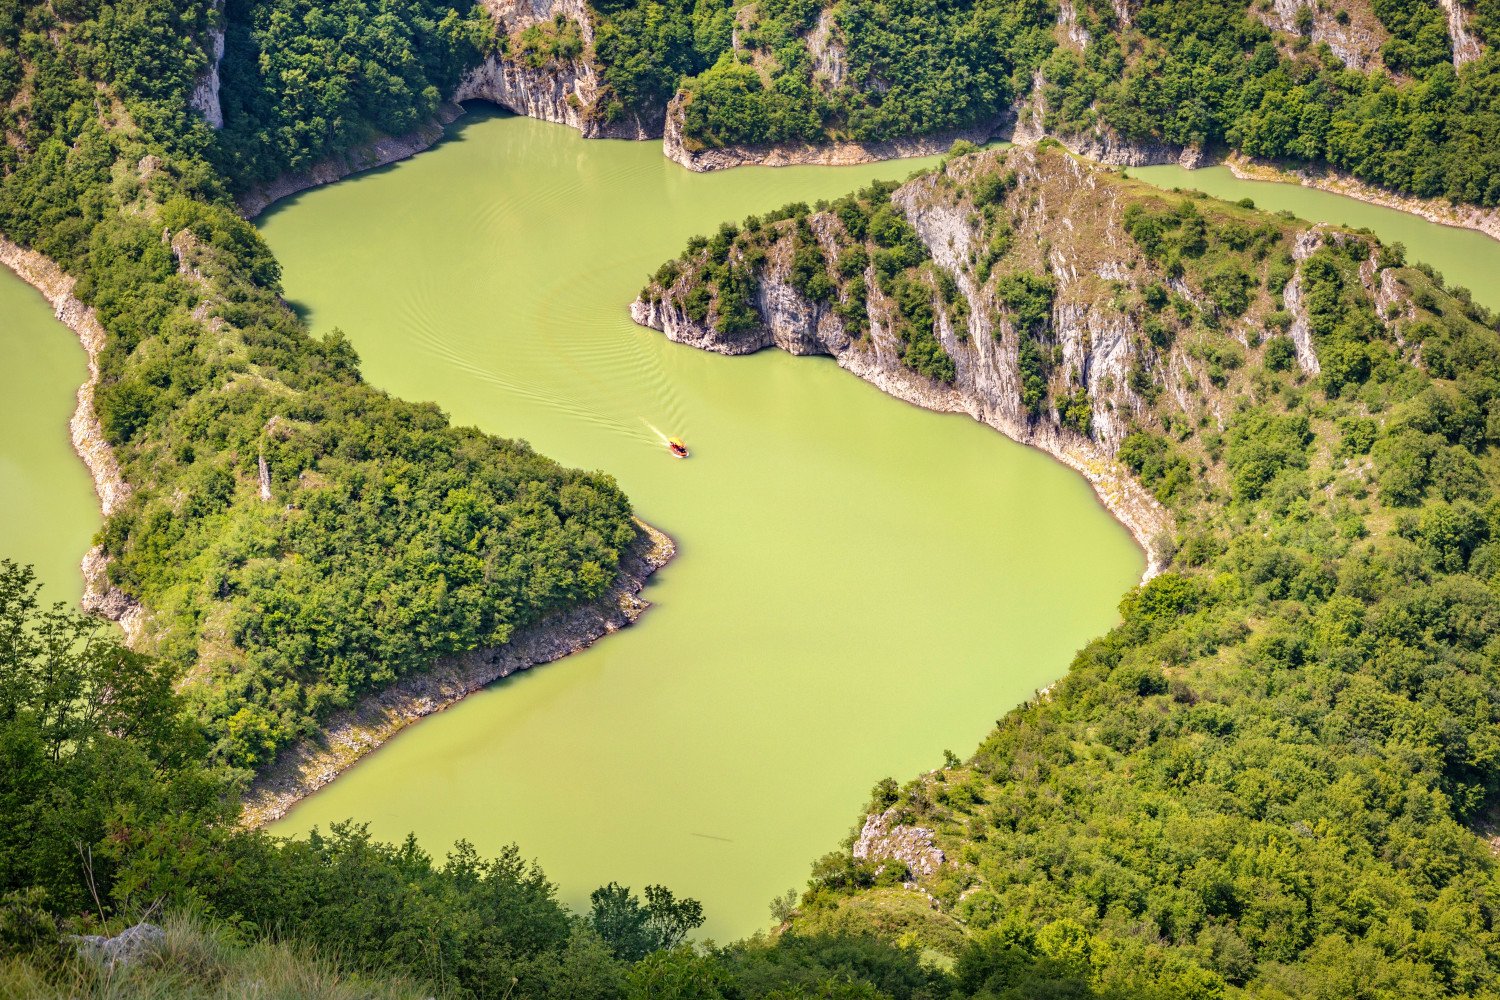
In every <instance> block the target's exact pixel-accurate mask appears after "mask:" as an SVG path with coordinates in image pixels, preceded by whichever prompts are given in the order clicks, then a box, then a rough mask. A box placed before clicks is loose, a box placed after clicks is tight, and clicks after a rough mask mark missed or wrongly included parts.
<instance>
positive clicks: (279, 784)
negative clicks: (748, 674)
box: [240, 519, 676, 827]
mask: <svg viewBox="0 0 1500 1000" xmlns="http://www.w3.org/2000/svg"><path fill="white" fill-rule="evenodd" d="M636 524H637V526H638V527H639V528H640V529H641V539H640V541H639V542H638V543H637V544H636V546H635V548H634V549H633V550H632V551H631V552H630V553H629V555H628V556H627V557H626V559H625V560H624V563H623V565H622V566H621V571H620V574H619V576H618V578H617V579H616V581H615V584H614V586H613V587H612V588H611V589H610V591H609V592H608V593H607V594H605V595H604V596H603V597H601V598H600V599H599V600H597V601H595V602H593V603H591V604H587V605H584V606H583V607H580V608H575V609H573V610H571V611H568V612H565V613H563V614H560V615H557V616H555V617H553V618H550V619H548V620H546V621H544V622H540V623H538V624H537V625H534V626H532V627H531V628H529V629H525V630H523V631H522V632H519V633H517V634H516V635H515V636H514V637H512V638H511V641H510V642H508V643H506V644H505V645H504V646H499V647H494V648H490V649H479V650H475V651H473V652H471V653H466V654H464V655H462V656H457V657H453V658H451V659H448V660H443V661H440V662H439V663H437V664H436V665H435V666H434V667H433V668H432V669H431V670H428V671H426V672H424V673H421V674H414V675H412V676H410V677H406V678H404V679H402V680H399V681H397V682H396V683H395V684H392V685H391V686H390V687H388V688H386V689H385V690H383V691H380V692H379V693H377V694H373V695H370V696H369V697H368V698H365V699H363V700H362V701H361V702H360V703H359V704H358V705H356V706H355V707H353V708H350V709H348V710H346V711H343V712H339V713H337V714H336V715H334V716H333V718H331V719H329V720H328V723H327V724H326V725H325V726H324V728H323V732H322V734H321V736H320V738H319V739H317V740H316V741H313V740H304V741H302V742H300V743H297V744H294V745H293V746H292V747H290V748H288V749H286V750H284V751H282V752H281V754H280V755H278V756H277V758H276V763H275V764H273V765H272V766H271V767H270V768H269V769H267V770H266V771H263V772H262V773H261V774H260V775H259V776H258V777H257V778H256V780H255V782H254V783H253V784H252V785H251V787H250V791H249V793H248V794H247V795H246V797H245V804H244V811H243V812H242V813H241V816H240V821H241V823H243V824H244V825H245V826H248V827H259V826H264V825H265V824H267V823H270V822H272V821H274V820H277V819H280V818H281V817H282V816H285V815H286V813H287V811H288V810H290V809H291V807H292V806H294V805H295V804H296V803H297V802H299V801H301V800H302V799H304V798H306V797H307V796H308V795H311V794H312V793H313V792H315V791H317V790H318V789H319V788H322V787H323V786H324V785H326V784H328V783H329V782H331V781H333V779H334V778H336V777H338V776H339V775H340V774H342V773H343V772H344V771H346V770H348V769H349V768H350V767H352V766H353V765H354V764H355V763H356V762H357V761H358V760H359V759H360V758H362V757H364V756H365V755H366V754H368V753H371V752H372V751H374V750H376V749H378V748H379V747H380V746H382V745H383V744H384V743H385V742H386V741H387V740H389V739H391V738H392V737H393V736H395V735H396V734H397V733H399V732H401V730H403V729H405V728H406V727H408V726H410V725H412V724H413V723H415V722H417V721H419V720H420V719H423V718H425V717H426V716H429V715H432V714H433V713H434V712H441V711H442V710H443V709H445V708H449V707H450V706H452V705H455V704H457V703H458V702H460V701H462V700H463V699H464V698H466V697H468V696H469V695H471V694H473V693H474V692H475V691H478V690H479V689H480V688H483V687H486V686H487V685H490V684H493V683H494V682H495V681H498V680H500V679H501V678H504V677H509V676H510V675H511V674H514V673H517V672H519V671H522V670H526V669H529V668H531V667H533V666H536V665H538V664H542V663H550V662H552V661H553V660H558V659H561V658H563V657H565V656H567V655H569V654H570V653H576V652H578V651H579V650H582V649H586V648H588V647H589V646H591V645H593V644H594V642H595V641H597V640H598V639H600V638H602V637H604V636H606V635H608V634H609V633H611V632H616V631H618V630H620V629H622V628H624V627H625V626H627V625H629V624H631V623H633V622H634V621H635V620H636V619H638V618H640V616H641V615H642V614H643V613H644V612H645V611H646V609H647V608H648V607H650V604H649V602H647V601H645V600H644V599H642V598H641V596H640V592H641V590H642V588H643V587H645V585H646V580H647V578H648V577H650V576H651V574H652V573H654V572H656V571H657V570H658V569H660V568H661V567H662V566H665V565H666V564H667V562H668V561H669V560H670V559H671V558H672V556H673V555H675V554H676V545H675V544H674V543H673V542H672V540H671V539H670V538H668V537H667V536H666V535H665V534H663V533H662V532H661V531H659V530H657V529H656V528H653V527H652V526H651V525H649V524H647V523H645V522H644V521H641V520H639V519H637V521H636Z"/></svg>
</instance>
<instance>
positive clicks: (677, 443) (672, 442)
mask: <svg viewBox="0 0 1500 1000" xmlns="http://www.w3.org/2000/svg"><path fill="white" fill-rule="evenodd" d="M667 449H668V450H669V451H671V452H672V456H673V457H674V458H687V457H688V450H687V445H685V444H683V443H682V438H667Z"/></svg>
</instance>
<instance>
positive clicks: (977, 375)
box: [631, 150, 1190, 577]
mask: <svg viewBox="0 0 1500 1000" xmlns="http://www.w3.org/2000/svg"><path fill="white" fill-rule="evenodd" d="M1036 157H1037V154H1036V153H1035V152H1034V151H1031V150H1025V151H1017V155H1016V157H1015V160H1014V161H1013V162H1018V163H1023V164H1024V163H1030V164H1031V168H1032V169H1033V170H1034V169H1036ZM1069 162H1073V161H1071V160H1070V161H1069ZM1075 167H1076V173H1075V174H1074V176H1073V177H1072V178H1071V179H1070V184H1071V186H1072V187H1073V188H1077V189H1086V188H1088V187H1089V185H1090V183H1091V177H1090V175H1089V172H1088V171H1087V169H1086V168H1084V167H1082V166H1078V165H1076V164H1075ZM938 176H940V175H925V176H923V177H918V178H916V179H915V180H913V181H910V182H908V183H907V184H906V185H905V186H903V187H902V188H900V189H899V190H898V191H897V192H896V194H895V195H894V198H893V200H894V201H895V202H896V203H897V204H898V205H900V206H901V207H902V208H903V210H904V211H905V213H906V215H907V218H908V219H909V220H910V221H911V223H912V225H913V226H914V227H915V228H916V230H917V232H918V234H919V235H920V236H921V237H922V241H923V243H924V244H926V245H927V247H928V249H929V251H930V252H931V253H932V256H933V258H934V260H935V261H936V263H937V264H938V265H940V266H941V267H942V268H944V269H945V270H947V271H948V272H949V273H950V274H951V275H952V276H953V277H954V279H955V281H956V282H957V285H958V288H959V290H960V292H961V293H962V295H963V296H964V298H965V299H966V301H967V303H968V310H967V312H968V320H967V324H966V326H965V327H963V328H955V327H954V325H953V324H952V323H951V322H948V321H946V320H945V321H943V322H942V323H940V329H939V339H940V341H941V343H942V346H943V348H944V350H945V351H946V352H947V353H948V355H949V356H950V357H952V358H953V360H954V366H955V369H956V377H955V380H954V382H953V384H952V385H944V384H941V383H937V382H933V381H931V380H929V379H927V378H924V377H922V376H920V375H918V374H916V373H915V372H913V371H911V370H910V369H909V368H907V367H906V366H905V365H903V364H902V362H901V352H902V348H901V344H900V341H899V338H898V337H897V335H896V333H895V332H894V331H893V330H891V329H889V328H887V325H886V321H885V314H884V313H883V312H882V311H881V310H880V309H879V308H878V307H877V301H878V298H879V295H878V290H876V289H875V288H874V286H873V279H870V280H871V294H872V298H871V307H870V311H869V316H870V326H871V328H870V332H869V335H868V336H863V337H859V338H854V337H851V336H850V335H849V333H848V331H847V330H846V329H845V327H844V323H843V321H842V320H841V319H840V318H839V317H838V316H837V315H836V314H834V312H833V311H832V310H831V309H830V308H828V307H826V306H823V305H821V304H817V303H813V302H810V301H808V300H807V299H806V298H805V297H804V296H802V295H801V294H800V293H799V292H798V291H797V290H796V289H795V288H793V287H792V286H791V284H790V282H789V280H788V261H787V260H786V259H784V255H783V256H782V257H778V256H776V255H774V254H773V255H772V257H771V259H770V260H769V262H768V263H767V265H766V267H765V269H764V270H763V271H762V273H761V274H760V280H759V293H758V300H757V303H756V304H757V307H758V309H757V311H758V314H759V316H760V319H761V322H760V323H759V324H757V325H756V326H755V327H753V328H751V329H749V330H746V331H744V332H740V333H736V334H732V335H726V334H721V333H719V332H718V331H717V330H716V329H714V328H713V327H712V326H710V325H708V324H707V323H704V322H698V321H695V320H694V319H693V318H692V317H691V316H689V315H688V314H687V312H686V310H685V309H684V307H683V306H682V304H681V303H680V301H679V300H678V298H677V296H676V295H675V294H661V295H653V296H649V297H647V298H642V299H637V300H636V302H635V303H634V304H633V305H632V306H631V316H632V318H633V319H634V320H635V321H636V322H637V323H639V324H641V325H643V326H648V327H651V328H653V329H657V330H660V331H662V332H663V333H665V334H666V336H667V337H668V338H669V339H671V340H674V341H677V342H679V343H685V344H690V345H692V346H694V347H698V348H700V349H703V350H709V351H715V352H717V353H721V354H748V353H751V352H753V351H757V350H761V349H762V348H766V347H777V348H780V349H781V350H784V351H787V352H789V353H791V354H798V355H807V354H826V355H829V356H831V357H833V358H834V359H835V360H836V361H837V362H838V364H839V366H840V367H842V368H844V369H846V370H848V371H850V372H853V373H854V374H856V375H858V376H859V377H860V378H863V379H864V380H866V381H867V382H870V383H872V384H874V385H876V386H878V387H879V388H880V389H882V390H883V391H885V392H887V393H889V394H890V395H893V396H895V397H897V398H899V399H903V400H906V401H907V402H910V403H914V404H916V405H918V406H921V407H924V408H926V409H930V410H938V411H943V412H955V413H967V414H968V415H969V416H971V417H973V418H974V419H975V420H978V421H980V422H981V423H985V424H988V425H989V426H991V427H993V428H995V429H996V430H998V431H1000V432H1001V433H1003V434H1005V435H1006V436H1007V437H1009V438H1011V439H1013V440H1015V441H1018V442H1020V443H1022V444H1029V445H1032V446H1034V447H1037V448H1039V449H1041V450H1043V451H1045V452H1047V453H1048V454H1050V455H1052V456H1053V457H1055V458H1057V459H1058V460H1059V461H1061V462H1063V463H1064V464H1066V465H1068V466H1070V467H1071V468H1073V469H1076V470H1077V471H1078V472H1080V473H1081V474H1082V475H1083V476H1084V477H1085V478H1086V479H1087V480H1088V481H1089V482H1090V484H1091V485H1092V486H1093V487H1094V490H1095V492H1096V493H1097V494H1098V496H1099V498H1100V500H1101V501H1102V502H1103V503H1104V505H1105V507H1106V508H1108V509H1109V511H1110V512H1111V513H1112V514H1114V515H1115V517H1116V518H1118V519H1119V521H1120V522H1121V523H1122V524H1123V525H1124V526H1125V527H1126V528H1127V529H1128V530H1129V531H1130V532H1131V534H1132V535H1133V536H1134V537H1135V539H1136V540H1137V542H1138V543H1139V544H1140V545H1141V547H1142V548H1143V549H1144V550H1145V552H1146V555H1147V563H1148V565H1147V569H1146V576H1147V577H1149V576H1151V575H1154V574H1155V573H1157V572H1159V571H1160V570H1161V569H1162V568H1163V566H1164V565H1165V563H1166V561H1167V559H1168V558H1169V555H1168V553H1167V551H1166V546H1167V540H1168V539H1169V538H1170V537H1171V535H1172V532H1173V529H1174V525H1173V521H1172V518H1171V515H1170V514H1169V513H1168V512H1167V511H1166V509H1165V508H1163V507H1162V506H1161V504H1159V503H1158V502H1157V501H1156V499H1155V498H1154V497H1152V496H1151V495H1150V493H1148V492H1147V491H1146V490H1145V489H1144V488H1142V487H1141V485H1140V484H1139V483H1138V482H1137V481H1136V480H1135V479H1134V477H1133V476H1131V475H1130V473H1129V471H1128V470H1127V469H1125V468H1124V467H1123V466H1122V465H1121V464H1120V463H1119V462H1117V461H1116V460H1115V459H1114V451H1115V449H1117V448H1118V446H1119V442H1120V440H1121V439H1122V438H1123V436H1124V434H1125V433H1126V416H1127V414H1129V413H1131V412H1133V411H1135V410H1136V408H1137V407H1138V406H1139V405H1140V401H1139V400H1137V399H1135V397H1134V395H1133V393H1132V392H1131V390H1130V388H1129V383H1130V379H1129V368H1130V364H1131V362H1132V361H1133V360H1134V358H1135V355H1134V353H1133V351H1132V349H1131V347H1130V341H1129V333H1130V329H1129V325H1128V320H1127V318H1126V317H1125V316H1123V315H1122V314H1120V313H1119V312H1118V311H1114V310H1111V309H1110V308H1107V307H1106V305H1105V304H1103V303H1102V302H1101V300H1105V299H1106V296H1104V295H1103V294H1101V292H1100V288H1101V286H1102V285H1103V284H1105V283H1106V282H1108V281H1111V280H1113V278H1111V277H1110V275H1113V274H1115V273H1120V274H1123V273H1126V272H1127V271H1129V270H1130V268H1131V267H1132V266H1133V261H1134V256H1133V250H1132V249H1131V248H1128V247H1125V246H1124V245H1121V246H1120V247H1117V248H1090V249H1089V250H1088V251H1087V253H1082V252H1081V253H1079V254H1077V255H1073V254H1071V252H1067V253H1065V252H1063V251H1062V250H1061V249H1058V250H1056V251H1054V255H1055V256H1054V259H1053V260H1052V261H1051V262H1050V267H1051V270H1052V273H1053V275H1054V278H1055V280H1056V281H1057V286H1058V292H1057V297H1056V302H1055V307H1054V313H1053V328H1054V334H1055V337H1056V341H1057V344H1058V347H1059V348H1060V351H1061V354H1062V356H1063V358H1064V359H1065V360H1064V363H1063V366H1062V367H1063V368H1064V370H1067V371H1070V372H1073V373H1076V376H1077V378H1078V379H1079V380H1080V382H1081V384H1082V385H1083V386H1086V387H1087V388H1088V391H1089V397H1090V401H1091V405H1092V410H1093V412H1092V418H1093V427H1094V430H1093V435H1092V436H1085V435H1083V434H1080V433H1078V432H1076V431H1074V430H1072V429H1070V428H1068V427H1066V426H1064V425H1063V424H1062V423H1061V422H1060V420H1059V419H1058V417H1057V416H1056V414H1047V415H1044V416H1042V417H1036V416H1034V415H1032V414H1031V413H1029V412H1027V410H1026V408H1025V406H1024V404H1023V403H1022V396H1021V384H1022V377H1021V374H1020V371H1019V368H1018V361H1017V338H1016V334H1015V331H1014V330H1011V329H1009V328H1008V327H1004V326H1003V327H1001V328H1000V329H998V330H997V329H996V325H995V324H996V323H997V322H998V321H997V320H996V319H995V316H996V311H995V308H994V304H993V302H991V301H990V300H989V299H988V298H986V294H987V293H986V292H985V291H984V290H983V289H982V288H981V287H979V284H978V283H977V282H976V281H975V280H974V278H973V275H972V271H971V268H970V266H969V262H970V260H971V253H970V252H971V240H970V223H969V219H970V210H969V209H967V208H964V207H961V206H959V205H956V204H950V203H945V202H944V201H943V200H942V199H939V198H935V197H933V193H934V185H936V184H938V183H939V182H938V180H937V177H938ZM1071 210H1072V209H1071V207H1070V206H1068V205H1065V204H1051V205H1048V204H1038V205H1037V206H1036V207H1035V209H1034V211H1035V212H1036V213H1038V215H1037V217H1036V218H1035V219H1034V220H1032V223H1030V224H1029V225H1035V226H1036V227H1038V231H1048V230H1051V231H1056V232H1058V233H1059V238H1058V240H1057V242H1058V244H1059V246H1061V244H1062V242H1063V241H1062V239H1061V233H1062V231H1063V230H1062V228H1061V227H1062V225H1063V223H1062V222H1061V221H1060V220H1061V219H1063V218H1065V217H1066V216H1067V215H1068V214H1069V212H1070V211H1071ZM829 224H831V223H828V222H827V221H826V217H819V218H818V220H817V224H816V225H815V226H814V229H815V231H816V230H817V229H818V227H819V226H827V225H829ZM1096 250H1104V252H1105V253H1106V254H1108V253H1109V251H1110V250H1114V251H1115V254H1116V256H1117V257H1118V260H1117V261H1114V262H1103V261H1097V257H1098V256H1099V254H1098V253H1097V252H1095V251H1096ZM1090 258H1094V259H1090ZM1083 261H1087V269H1084V268H1083V267H1080V263H1081V262H1083ZM1100 272H1103V273H1102V274H1101V273H1100ZM1069 377H1070V378H1071V377H1072V375H1070V376H1069ZM1162 377H1164V378H1175V379H1179V380H1185V379H1187V378H1189V377H1190V373H1189V372H1186V371H1180V370H1179V371H1177V372H1176V373H1175V374H1170V373H1169V374H1164V375H1163V376H1162ZM1177 388H1178V390H1179V392H1180V394H1182V395H1184V396H1185V395H1186V393H1185V391H1182V389H1181V387H1180V386H1179V387H1177Z"/></svg>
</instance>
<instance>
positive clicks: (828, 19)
mask: <svg viewBox="0 0 1500 1000" xmlns="http://www.w3.org/2000/svg"><path fill="white" fill-rule="evenodd" d="M807 54H808V55H809V56H811V57H812V64H813V76H814V77H815V78H816V79H818V81H819V84H820V86H823V87H827V88H829V89H833V88H836V87H842V86H843V85H844V82H845V81H846V80H847V79H848V78H849V53H848V50H847V49H846V48H845V47H844V41H843V38H842V37H841V36H840V35H839V33H838V28H837V25H836V24H835V22H834V19H833V10H832V9H831V8H829V7H824V8H823V10H822V11H821V12H819V14H818V23H817V24H816V25H814V27H813V30H812V31H810V32H808V35H807Z"/></svg>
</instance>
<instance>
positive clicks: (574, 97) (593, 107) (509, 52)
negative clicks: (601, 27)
mask: <svg viewBox="0 0 1500 1000" xmlns="http://www.w3.org/2000/svg"><path fill="white" fill-rule="evenodd" d="M484 6H485V9H486V10H488V11H489V13H490V16H491V17H492V18H494V21H495V29H496V31H497V32H498V33H499V34H500V36H501V37H502V38H505V39H507V44H506V46H505V48H504V51H503V52H502V53H497V54H492V55H490V56H489V57H487V58H486V59H485V60H484V62H482V63H480V64H479V65H478V66H476V67H474V68H473V69H471V70H469V71H468V72H467V73H465V74H464V77H463V79H462V80H460V81H459V84H458V88H457V89H456V90H455V91H454V93H453V97H452V99H453V101H454V102H460V101H488V102H490V103H491V104H495V105H498V106H499V107H502V108H505V109H506V110H508V111H514V112H515V113H516V114H519V115H526V116H527V117H529V118H538V119H540V120H542V121H549V122H556V123H557V124H559V125H567V126H569V127H571V128H576V129H577V130H578V131H579V132H580V133H582V134H583V137H584V138H585V139H656V138H660V136H661V134H662V118H663V115H664V113H665V109H664V108H660V107H658V108H655V109H649V108H644V109H636V110H635V111H629V112H626V113H624V114H623V115H622V116H621V117H619V118H617V119H615V120H607V116H606V114H605V111H604V109H603V108H602V107H601V102H602V101H603V100H604V98H605V97H606V94H607V89H608V88H607V87H606V86H605V84H604V82H603V80H602V79H601V77H600V74H599V69H598V67H597V66H596V65H595V63H594V58H593V52H594V15H593V12H592V11H590V10H589V8H588V5H587V4H586V3H585V2H584V0H485V4H484ZM548 22H551V23H554V24H555V23H560V22H571V24H572V25H574V26H576V28H577V31H578V36H579V38H580V39H581V41H582V44H583V49H582V51H581V52H580V53H579V54H578V56H577V57H575V58H559V59H548V60H547V61H545V62H544V63H542V64H541V65H534V64H533V63H532V62H531V61H529V60H527V59H526V58H525V57H524V56H522V57H520V58H518V57H517V56H516V53H518V52H520V47H521V34H522V32H524V31H525V30H526V29H527V28H530V27H533V26H534V25H539V24H544V23H548Z"/></svg>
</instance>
